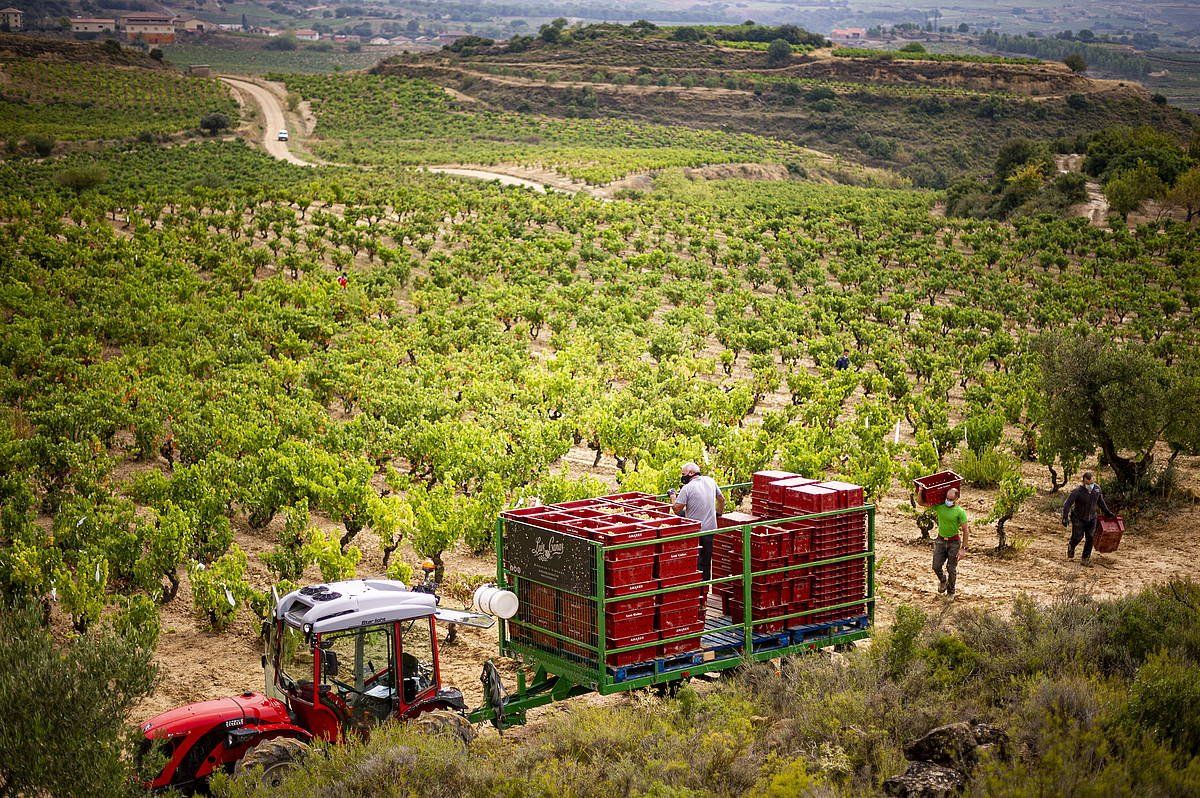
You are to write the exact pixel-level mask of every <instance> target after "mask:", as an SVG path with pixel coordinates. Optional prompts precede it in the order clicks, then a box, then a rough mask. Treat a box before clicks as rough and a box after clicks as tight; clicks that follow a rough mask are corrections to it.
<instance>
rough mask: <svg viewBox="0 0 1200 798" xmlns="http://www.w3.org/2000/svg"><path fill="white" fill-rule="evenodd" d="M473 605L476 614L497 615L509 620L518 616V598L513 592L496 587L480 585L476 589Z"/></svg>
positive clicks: (472, 599)
mask: <svg viewBox="0 0 1200 798" xmlns="http://www.w3.org/2000/svg"><path fill="white" fill-rule="evenodd" d="M471 604H472V605H473V606H474V608H475V611H476V612H482V613H483V614H484V615H495V616H496V617H497V618H503V619H505V620H508V619H509V618H511V617H513V616H514V615H516V614H517V596H516V594H515V593H513V592H512V591H511V590H501V589H500V588H498V587H496V586H495V585H480V586H479V587H477V588H476V589H475V595H474V596H472V598H471Z"/></svg>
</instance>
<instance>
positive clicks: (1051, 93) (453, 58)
mask: <svg viewBox="0 0 1200 798" xmlns="http://www.w3.org/2000/svg"><path fill="white" fill-rule="evenodd" d="M596 27H597V28H600V29H601V30H600V32H598V33H597V34H596V37H595V38H586V37H582V36H577V37H575V38H573V39H572V40H571V41H570V42H567V43H548V42H544V41H541V40H539V39H533V40H531V41H529V42H524V40H522V42H521V43H520V44H519V45H516V46H514V45H509V46H508V47H503V46H495V47H471V48H467V49H466V50H464V51H463V52H460V53H452V52H448V51H441V52H439V53H436V54H430V55H423V56H401V57H399V58H394V59H390V60H388V61H385V62H384V63H382V64H380V65H379V66H378V67H376V69H375V70H374V71H375V72H376V73H378V74H384V75H400V76H408V77H423V78H427V79H430V80H433V81H435V82H438V83H439V84H441V85H445V86H447V87H450V88H452V89H454V90H455V91H458V92H461V93H462V94H465V95H467V96H469V97H471V98H473V99H476V100H478V101H479V102H482V103H485V104H487V105H489V106H491V107H495V108H498V109H505V110H509V111H518V112H523V113H537V114H545V115H549V116H557V117H571V118H612V119H629V120H638V121H645V122H656V123H662V124H670V125H676V126H683V127H691V128H707V129H720V130H724V131H730V132H740V133H752V134H756V135H762V136H769V137H772V138H777V139H780V140H782V141H786V142H790V143H794V144H797V145H802V146H807V147H812V148H815V149H819V150H824V151H827V152H832V153H835V154H838V155H841V156H844V157H846V158H850V159H855V160H860V161H862V162H864V163H867V164H869V165H872V166H879V167H884V168H888V169H892V170H895V171H897V172H899V173H900V174H902V175H904V176H906V177H909V178H911V179H912V180H913V182H914V183H916V184H917V185H920V186H933V187H943V186H945V185H947V184H948V183H949V182H950V181H951V180H952V179H953V178H954V177H955V176H957V175H959V174H961V173H962V172H963V171H966V170H970V169H977V168H979V167H980V166H981V165H982V164H981V162H985V161H987V160H988V159H989V158H990V157H992V155H994V153H995V152H996V151H997V150H998V149H999V147H1000V146H1002V145H1003V144H1004V143H1005V142H1006V141H1009V140H1011V139H1013V138H1015V137H1020V136H1029V137H1034V138H1043V139H1055V138H1060V139H1066V140H1070V139H1073V138H1074V137H1076V136H1079V135H1083V134H1088V133H1090V132H1092V131H1094V130H1096V129H1098V128H1101V127H1104V126H1108V125H1113V124H1141V123H1146V124H1151V125H1154V126H1156V127H1159V128H1161V129H1164V130H1167V131H1171V132H1174V133H1176V134H1178V135H1181V136H1185V137H1186V136H1187V135H1189V132H1190V131H1194V130H1195V129H1196V127H1197V122H1196V117H1195V116H1194V115H1191V114H1187V113H1184V112H1181V111H1179V110H1177V109H1170V108H1163V107H1160V106H1158V105H1155V104H1154V103H1152V102H1151V101H1150V97H1149V94H1148V92H1146V91H1144V90H1143V89H1141V88H1139V87H1135V86H1133V85H1129V84H1124V83H1119V82H1114V81H1097V80H1091V79H1088V78H1085V77H1081V76H1079V75H1075V74H1073V73H1071V72H1070V70H1068V69H1067V68H1066V67H1064V66H1062V65H1061V64H1018V63H974V62H970V61H961V62H956V61H919V60H899V59H888V58H883V57H879V58H847V57H839V56H835V55H834V54H833V53H832V52H831V51H829V50H809V51H806V52H799V53H796V54H794V55H793V56H792V58H791V59H790V61H789V62H788V63H786V64H777V65H771V64H769V63H768V57H767V55H766V53H765V52H764V51H761V50H758V51H756V50H746V49H735V48H731V47H725V46H720V45H718V44H707V43H701V42H678V41H671V40H670V39H666V38H661V37H657V36H656V37H645V36H637V35H634V34H633V33H631V32H630V30H629V29H627V28H621V27H620V26H596ZM585 30H587V29H585ZM514 50H515V51H514Z"/></svg>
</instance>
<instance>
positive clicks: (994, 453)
mask: <svg viewBox="0 0 1200 798" xmlns="http://www.w3.org/2000/svg"><path fill="white" fill-rule="evenodd" d="M1018 466H1019V463H1018V462H1017V458H1015V457H1013V456H1012V455H1010V454H1005V453H1004V452H1002V451H1000V450H999V449H994V448H993V449H986V450H984V452H983V453H982V454H976V453H975V450H974V449H971V448H968V449H967V450H966V451H964V452H963V453H962V456H961V457H959V458H958V461H957V462H956V463H955V464H954V470H955V471H957V472H958V473H959V475H961V476H962V478H963V480H965V481H966V482H967V484H969V485H973V486H975V487H977V488H992V487H995V486H997V485H999V484H1000V481H1001V480H1002V479H1004V477H1006V476H1007V475H1009V474H1011V473H1013V472H1014V471H1016V469H1017V467H1018Z"/></svg>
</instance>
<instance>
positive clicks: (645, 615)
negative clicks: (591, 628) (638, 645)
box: [604, 607, 657, 638]
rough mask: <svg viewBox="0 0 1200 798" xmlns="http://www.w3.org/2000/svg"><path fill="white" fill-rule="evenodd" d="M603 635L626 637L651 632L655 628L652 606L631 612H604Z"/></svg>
mask: <svg viewBox="0 0 1200 798" xmlns="http://www.w3.org/2000/svg"><path fill="white" fill-rule="evenodd" d="M604 629H605V635H606V636H607V637H609V638H626V637H633V636H635V635H642V634H647V633H650V632H653V631H655V630H656V629H657V626H656V621H655V609H654V608H653V607H651V608H649V609H644V610H633V611H632V612H618V613H612V612H606V613H604Z"/></svg>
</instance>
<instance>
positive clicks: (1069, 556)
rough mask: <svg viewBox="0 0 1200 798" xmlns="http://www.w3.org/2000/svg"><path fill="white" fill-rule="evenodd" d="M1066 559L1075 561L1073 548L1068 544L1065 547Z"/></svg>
mask: <svg viewBox="0 0 1200 798" xmlns="http://www.w3.org/2000/svg"><path fill="white" fill-rule="evenodd" d="M1067 559H1068V560H1073V559H1075V547H1074V546H1071V545H1069V544H1068V545H1067Z"/></svg>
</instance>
